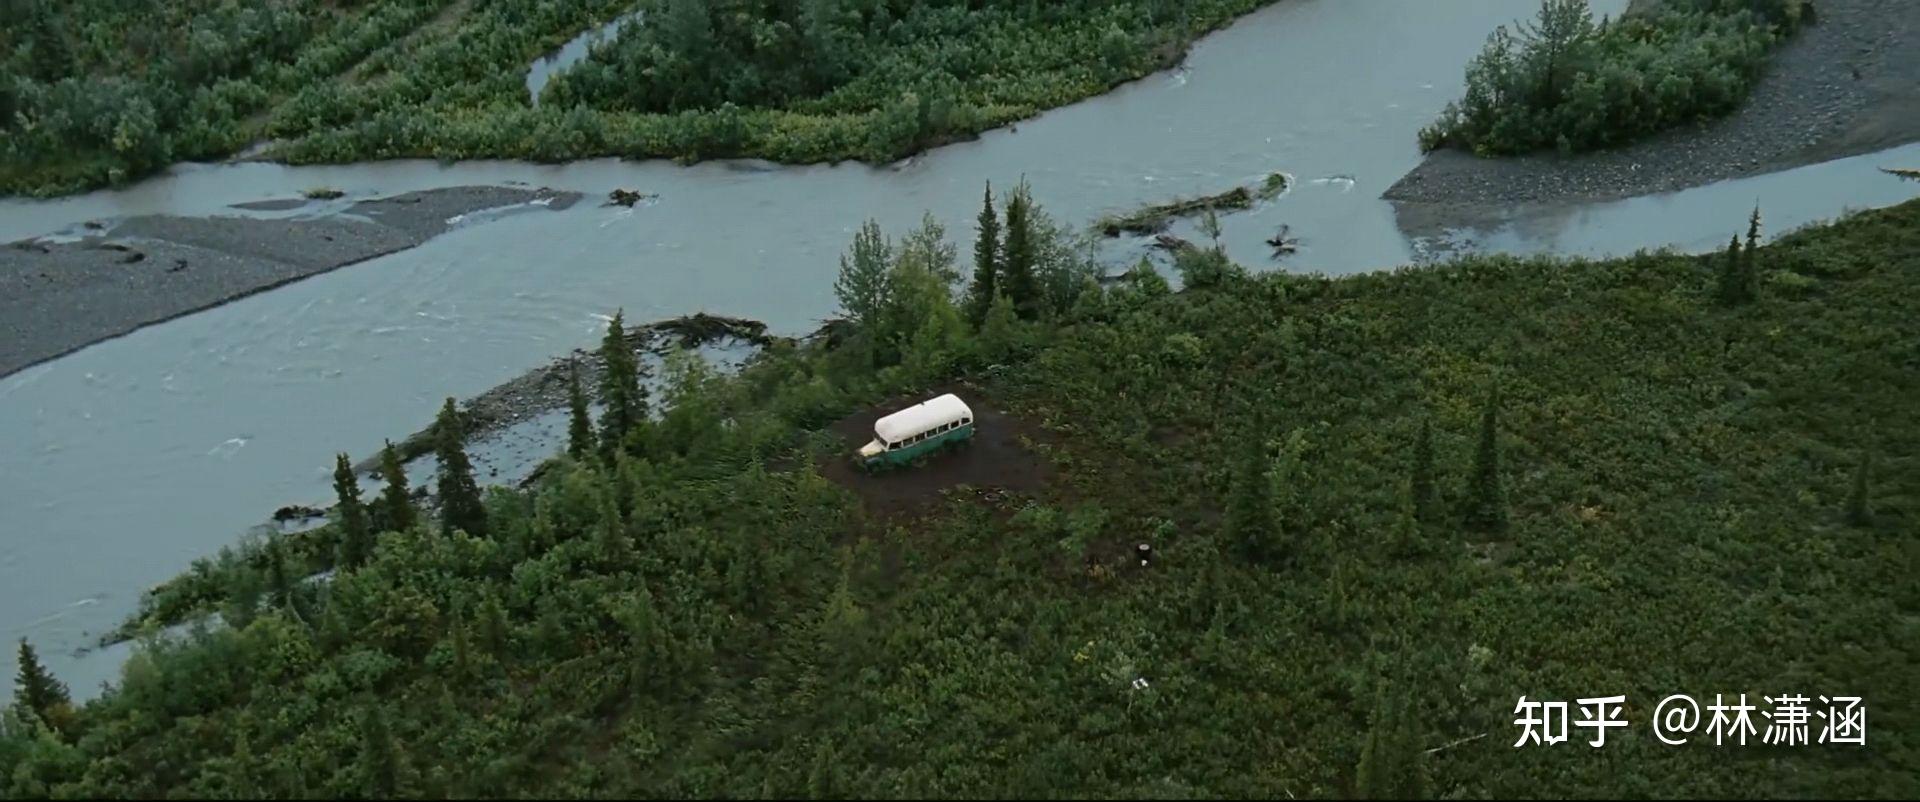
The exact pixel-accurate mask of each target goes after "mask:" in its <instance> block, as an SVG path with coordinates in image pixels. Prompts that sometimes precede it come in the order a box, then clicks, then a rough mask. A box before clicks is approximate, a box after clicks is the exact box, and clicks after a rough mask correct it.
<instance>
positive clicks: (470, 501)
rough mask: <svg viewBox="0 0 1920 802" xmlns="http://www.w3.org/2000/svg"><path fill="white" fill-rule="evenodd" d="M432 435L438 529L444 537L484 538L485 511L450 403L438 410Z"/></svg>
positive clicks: (458, 422) (451, 402)
mask: <svg viewBox="0 0 1920 802" xmlns="http://www.w3.org/2000/svg"><path fill="white" fill-rule="evenodd" d="M433 435H434V436H433V450H434V454H435V455H436V456H438V457H439V458H440V475H439V477H438V478H437V481H438V489H439V495H440V528H441V530H442V531H445V532H448V533H451V532H453V530H455V529H458V530H461V531H463V532H466V533H467V534H469V535H473V536H474V537H484V536H485V535H486V534H487V508H486V505H485V504H484V503H483V502H482V501H481V499H480V485H479V484H478V483H476V482H475V481H474V479H473V463H471V462H469V461H468V460H467V447H466V436H465V435H464V434H463V433H462V432H461V430H460V412H459V411H458V410H456V409H454V407H453V399H451V398H449V399H447V403H446V405H445V406H442V407H441V408H440V417H439V419H438V420H436V421H434V423H433Z"/></svg>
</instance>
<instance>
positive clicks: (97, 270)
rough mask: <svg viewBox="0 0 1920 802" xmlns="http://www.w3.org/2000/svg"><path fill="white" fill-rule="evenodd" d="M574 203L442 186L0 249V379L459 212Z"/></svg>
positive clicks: (561, 196) (412, 236) (406, 244)
mask: <svg viewBox="0 0 1920 802" xmlns="http://www.w3.org/2000/svg"><path fill="white" fill-rule="evenodd" d="M579 197H580V196H579V195H578V194H577V193H562V192H554V191H551V190H546V189H538V190H535V189H519V188H513V187H453V188H449V189H435V190H426V191H421V192H409V193H405V194H402V195H395V196H392V197H387V198H376V199H371V200H363V201H359V202H357V203H354V204H352V205H351V206H349V207H347V208H346V209H345V210H344V212H343V213H340V214H331V215H326V216H317V217H309V218H298V217H295V218H282V219H263V218H256V217H175V216H171V215H153V216H145V217H133V218H128V219H125V220H121V221H119V222H118V223H115V224H109V225H106V226H104V227H103V228H101V229H98V230H97V231H98V233H90V234H88V235H87V236H85V237H82V238H81V239H79V240H78V241H72V242H59V241H51V240H46V239H29V240H21V241H18V242H13V243H10V244H7V245H4V246H0V376H5V375H7V374H10V373H14V372H16V371H19V370H21V369H24V368H27V367H29V366H32V365H35V364H38V363H40V362H44V361H47V360H49V359H53V358H55V357H58V356H61V355H63V354H67V353H69V352H72V351H75V350H77V349H79V348H82V347H85V346H87V345H91V344H93V343H96V342H99V341H101V340H106V339H109V338H112V337H118V336H120V335H122V334H126V333H128V332H131V331H133V330H135V329H138V328H140V327H142V326H147V325H151V324H154V323H159V322H161V321H165V320H169V319H172V318H175V317H179V316H181V315H185V314H190V313H193V312H197V311H200V310H203V309H207V308H210V307H214V306H218V305H220V304H223V303H226V302H228V301H232V300H234V299H237V298H242V297H245V296H247V295H252V294H253V293H256V292H261V291H263V290H268V289H272V288H274V287H277V286H280V285H282V284H286V283H288V282H292V281H298V280H300V279H303V278H307V277H309V276H313V275H317V274H320V273H325V272H327V271H329V270H335V269H338V268H341V267H345V266H347V265H351V264H354V263H356V262H362V261H366V260H368V259H372V258H374V257H377V256H384V255H386V254H390V253H394V252H396V251H403V250H406V249H408V248H412V247H414V246H417V245H419V244H421V243H423V242H426V241H427V240H429V239H432V238H434V237H436V236H439V235H440V234H442V233H445V232H446V231H447V230H448V229H449V228H451V227H452V223H451V222H450V221H452V220H454V219H456V218H458V217H459V216H461V215H464V214H468V213H471V212H474V211H478V210H482V209H493V208H499V207H503V206H512V205H516V204H522V203H530V202H534V201H545V203H544V204H543V205H545V206H546V207H547V208H548V209H552V210H559V209H564V208H566V207H568V206H571V205H572V204H573V203H574V202H575V201H578V200H579ZM289 203H291V201H289ZM279 208H288V207H286V206H279ZM293 208H297V207H293Z"/></svg>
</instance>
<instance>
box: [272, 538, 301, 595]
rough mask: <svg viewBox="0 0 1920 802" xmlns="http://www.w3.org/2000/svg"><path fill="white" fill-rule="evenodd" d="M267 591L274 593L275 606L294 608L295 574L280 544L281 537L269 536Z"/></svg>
mask: <svg viewBox="0 0 1920 802" xmlns="http://www.w3.org/2000/svg"><path fill="white" fill-rule="evenodd" d="M266 559H267V591H268V592H269V593H271V594H272V602H273V605H274V606H275V607H279V608H280V609H283V610H292V609H293V594H294V589H293V574H292V573H291V572H290V571H289V570H288V568H287V552H286V550H285V549H283V548H281V546H280V538H278V537H272V536H269V537H268V538H267V554H266Z"/></svg>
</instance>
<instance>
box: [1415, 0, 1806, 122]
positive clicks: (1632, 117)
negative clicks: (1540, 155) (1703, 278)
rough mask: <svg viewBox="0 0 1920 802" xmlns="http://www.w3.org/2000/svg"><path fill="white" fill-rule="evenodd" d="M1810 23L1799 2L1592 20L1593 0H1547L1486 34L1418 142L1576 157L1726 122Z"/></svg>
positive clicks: (1672, 2) (1759, 0) (1741, 3)
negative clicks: (1777, 52)
mask: <svg viewBox="0 0 1920 802" xmlns="http://www.w3.org/2000/svg"><path fill="white" fill-rule="evenodd" d="M1806 16H1807V13H1806V11H1805V4H1804V3H1803V2H1801V0H1665V2H1660V3H1652V4H1649V5H1648V6H1647V8H1646V9H1645V10H1643V11H1639V12H1635V13H1628V14H1626V15H1624V16H1622V17H1621V18H1619V19H1617V20H1604V19H1603V20H1601V21H1599V22H1597V23H1596V22H1595V21H1594V20H1593V17H1592V14H1591V12H1590V11H1589V10H1588V8H1587V3H1586V0H1542V2H1541V7H1540V13H1539V16H1538V17H1537V18H1536V19H1534V20H1533V21H1531V22H1527V23H1521V24H1519V25H1517V26H1516V27H1515V29H1514V30H1513V31H1509V30H1508V29H1507V28H1506V27H1505V26H1502V27H1500V28H1498V29H1496V30H1495V31H1494V32H1493V35H1492V36H1491V37H1489V38H1488V40H1487V46H1486V49H1485V50H1484V51H1483V52H1481V54H1480V55H1479V56H1477V57H1475V58H1474V60H1473V62H1472V63H1471V64H1469V65H1468V66H1467V91H1466V95H1465V96H1464V97H1462V98H1461V99H1460V100H1458V101H1455V102H1453V103H1451V104H1449V105H1448V106H1447V109H1446V111H1444V112H1443V113H1442V114H1441V116H1440V119H1439V120H1437V121H1436V122H1434V124H1433V125H1431V126H1429V127H1427V128H1426V129H1423V130H1422V131H1421V132H1420V144H1421V147H1423V148H1425V149H1427V150H1434V149H1436V148H1440V147H1455V148H1461V149H1464V150H1469V151H1472V152H1474V153H1476V154H1479V155H1483V156H1492V155H1510V154H1518V153H1526V152H1529V151H1535V150H1543V149H1557V150H1559V151H1560V152H1562V153H1573V152H1578V151H1587V150H1595V149H1598V148H1606V147H1611V146H1615V145H1620V144H1623V143H1626V142H1631V141H1633V140H1635V139H1639V138H1642V137H1645V136H1647V135H1649V134H1654V133H1658V132H1660V131H1665V130H1667V129H1670V128H1675V127H1679V126H1682V125H1687V124H1691V123H1695V122H1700V121H1704V120H1709V119H1712V118H1715V117H1720V116H1723V115H1725V114H1727V113H1729V112H1731V111H1733V110H1734V109H1736V108H1739V106H1740V104H1741V103H1742V102H1744V101H1745V100H1746V97H1747V94H1748V92H1749V91H1750V90H1751V89H1752V88H1753V84H1754V82H1755V81H1756V80H1758V79H1759V77H1760V73H1761V71H1762V70H1763V69H1764V68H1765V66H1766V59H1767V56H1768V54H1769V53H1770V52H1771V51H1772V49H1773V48H1774V46H1775V45H1776V44H1778V43H1779V42H1780V41H1781V40H1782V39H1784V38H1786V37H1788V36H1791V35H1792V34H1793V33H1794V32H1795V31H1796V30H1798V29H1799V27H1800V25H1801V24H1802V23H1803V22H1804V21H1805V19H1806Z"/></svg>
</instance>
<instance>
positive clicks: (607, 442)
mask: <svg viewBox="0 0 1920 802" xmlns="http://www.w3.org/2000/svg"><path fill="white" fill-rule="evenodd" d="M600 357H601V359H602V360H603V361H604V362H605V363H606V370H605V372H603V373H602V374H601V375H600V403H601V405H602V406H603V407H604V410H603V411H602V412H601V413H600V449H601V451H602V452H603V453H604V454H605V455H606V456H607V457H608V458H611V457H612V455H613V453H614V452H615V451H618V450H619V449H620V446H621V444H622V443H624V442H625V441H626V438H627V434H628V433H629V432H632V431H634V430H635V429H637V428H639V427H640V425H641V424H642V423H644V422H645V421H646V418H647V400H646V396H644V395H642V390H641V389H640V360H639V358H638V357H636V356H634V353H633V347H632V346H631V345H629V344H628V343H627V329H626V320H625V313H624V312H615V313H614V315H613V319H612V320H610V321H607V336H606V337H605V338H604V339H602V340H601V341H600Z"/></svg>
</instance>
